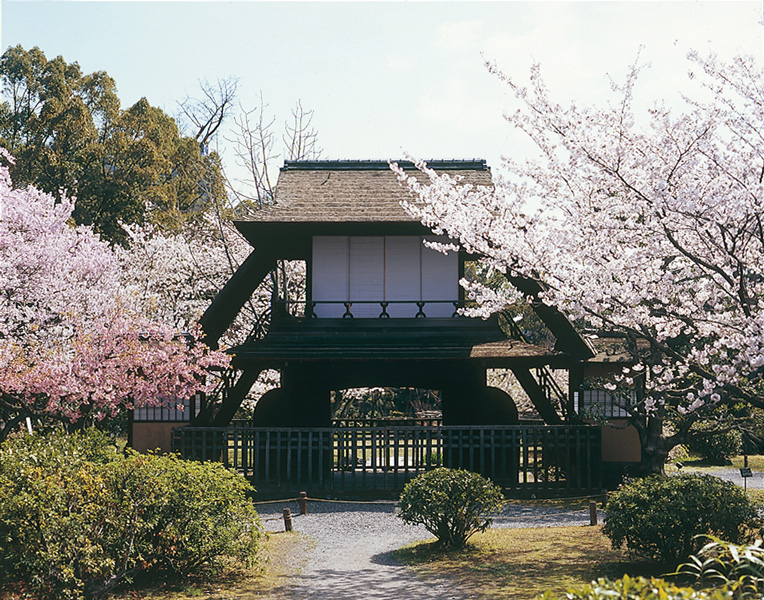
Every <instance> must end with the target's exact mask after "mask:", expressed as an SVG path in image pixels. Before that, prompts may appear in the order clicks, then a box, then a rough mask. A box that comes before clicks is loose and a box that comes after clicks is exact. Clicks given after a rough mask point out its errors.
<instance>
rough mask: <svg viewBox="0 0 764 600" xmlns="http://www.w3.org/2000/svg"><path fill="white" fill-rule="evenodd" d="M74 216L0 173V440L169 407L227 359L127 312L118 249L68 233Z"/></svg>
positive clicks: (83, 230) (82, 231) (83, 231)
mask: <svg viewBox="0 0 764 600" xmlns="http://www.w3.org/2000/svg"><path fill="white" fill-rule="evenodd" d="M3 157H4V158H6V159H7V160H12V159H10V157H9V156H7V154H5V152H4V151H3ZM73 210H74V203H73V202H72V201H71V200H70V199H69V198H68V197H67V196H66V195H62V196H61V197H60V199H58V200H57V199H55V198H54V197H53V196H52V195H50V194H46V193H44V192H41V191H40V190H37V189H36V188H34V187H31V186H29V187H26V188H24V189H18V188H14V187H13V184H12V180H11V178H10V175H9V172H8V168H7V167H5V166H3V167H1V168H0V257H2V259H1V260H0V440H2V438H3V437H4V435H5V433H6V432H7V431H8V430H10V429H11V428H12V427H13V426H14V425H15V424H16V423H18V421H19V420H22V419H24V418H25V417H39V416H47V417H53V418H55V419H60V420H68V421H72V422H75V421H80V420H82V419H85V418H88V419H95V420H98V419H102V418H104V417H109V416H113V415H115V414H116V413H117V412H119V411H121V410H123V409H130V408H133V407H135V406H144V405H163V406H173V405H174V404H175V403H177V401H178V400H179V399H185V398H188V397H190V396H191V395H193V394H194V393H195V392H196V391H205V390H207V389H208V386H207V385H206V384H205V376H206V374H207V370H208V368H210V367H217V368H224V367H225V366H226V365H227V364H228V362H229V357H228V356H227V355H225V354H223V353H219V352H210V351H209V350H208V348H206V347H205V346H204V344H202V343H201V342H199V341H198V339H197V338H198V337H199V332H197V331H195V330H193V329H192V330H191V331H190V332H189V333H188V334H187V335H185V336H179V335H178V330H177V329H175V328H174V327H172V326H170V325H166V324H163V323H162V322H160V321H156V320H153V321H152V320H149V319H148V318H146V317H145V316H144V315H143V314H141V313H140V312H138V311H136V310H133V309H131V307H130V298H129V297H127V296H125V295H123V293H122V289H123V285H122V272H121V265H120V262H119V260H118V257H117V255H116V254H115V250H114V249H113V248H112V247H110V246H109V245H108V244H107V243H105V242H104V241H102V240H100V239H99V238H98V236H97V235H96V234H94V233H93V232H92V230H91V229H90V228H89V227H87V226H76V227H75V226H72V225H71V223H70V217H71V214H72V211H73Z"/></svg>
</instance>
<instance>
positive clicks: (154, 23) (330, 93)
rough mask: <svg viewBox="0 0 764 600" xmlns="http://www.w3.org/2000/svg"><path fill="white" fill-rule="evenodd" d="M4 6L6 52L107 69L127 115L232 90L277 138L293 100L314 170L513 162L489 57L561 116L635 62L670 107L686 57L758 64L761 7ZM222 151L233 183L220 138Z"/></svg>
mask: <svg viewBox="0 0 764 600" xmlns="http://www.w3.org/2000/svg"><path fill="white" fill-rule="evenodd" d="M0 1H1V2H2V4H0V10H1V11H2V40H1V41H2V47H3V49H5V48H7V47H8V46H11V45H16V44H21V45H22V46H24V47H25V48H31V47H33V46H39V47H40V48H41V49H42V50H43V51H44V52H45V54H46V55H47V56H48V57H49V58H51V57H53V56H57V55H61V56H63V57H64V59H66V60H67V61H68V62H74V61H76V62H78V63H79V64H80V66H81V68H82V70H83V71H84V72H92V71H96V70H105V71H106V72H108V73H109V75H111V76H112V77H113V78H114V79H115V80H116V83H117V89H118V94H119V96H120V98H121V100H122V105H123V107H128V106H129V105H131V104H132V103H134V102H135V101H137V100H138V99H140V98H141V97H146V98H147V99H148V100H149V102H151V103H152V104H154V105H156V106H160V107H161V108H163V109H164V110H165V111H166V112H168V113H170V114H173V115H175V114H177V113H178V109H177V102H178V101H180V100H182V99H183V98H185V97H186V96H187V95H193V94H194V93H196V92H197V91H198V89H199V88H198V84H199V81H201V80H208V81H210V82H214V81H216V80H217V79H219V78H226V77H237V78H238V79H239V88H238V100H239V102H240V103H241V105H242V106H243V107H244V108H253V107H255V106H258V105H259V97H260V96H259V95H260V94H262V98H263V100H264V102H265V103H266V104H267V108H266V111H267V113H268V114H270V115H271V116H272V117H273V118H274V119H275V120H276V124H277V125H279V126H280V125H281V124H282V123H284V122H285V121H286V120H287V119H288V118H289V114H290V111H291V109H292V107H293V106H294V105H295V103H296V102H297V101H298V100H299V101H300V102H301V103H302V105H303V106H304V107H305V108H307V109H310V110H313V111H314V119H313V126H314V127H315V128H316V129H317V131H318V140H319V145H320V146H321V147H322V149H323V154H322V157H323V158H341V159H355V158H362V159H387V158H394V157H399V156H401V155H402V154H403V153H404V152H407V153H409V154H411V155H413V156H417V157H420V158H485V159H487V160H488V163H489V165H491V166H497V165H498V164H499V161H500V156H502V155H507V156H509V155H512V156H514V157H515V158H517V155H518V154H522V153H523V152H526V151H527V148H526V147H525V146H524V144H525V141H524V140H522V139H521V138H519V137H518V136H517V134H516V133H515V132H513V131H512V129H511V127H510V126H509V125H507V124H506V122H505V121H504V119H503V116H502V115H503V113H504V111H506V110H512V107H511V105H510V104H509V96H508V94H507V92H506V87H505V85H504V84H502V83H501V82H500V81H499V80H498V78H497V77H496V76H494V75H491V74H490V73H489V72H488V70H487V69H486V67H485V64H484V63H485V61H486V60H488V61H492V62H495V63H496V64H497V65H498V67H499V68H500V69H501V70H502V71H503V72H505V73H507V74H508V75H510V76H512V77H513V78H517V79H519V80H521V81H522V80H527V77H528V73H529V69H530V66H531V65H532V64H533V63H534V62H538V63H540V64H541V68H542V73H543V76H544V78H545V80H546V81H547V83H548V85H549V88H550V90H551V93H552V95H553V97H554V98H556V99H557V100H558V101H560V102H561V103H562V104H569V103H570V102H576V103H581V102H605V101H607V98H608V96H607V94H608V90H609V84H610V80H611V79H612V80H614V81H619V80H622V79H623V77H624V76H625V72H626V70H627V68H628V66H629V65H631V64H632V63H634V61H635V60H637V57H638V56H639V61H640V62H641V63H642V64H644V65H646V69H645V71H644V72H643V74H642V76H641V79H640V84H639V86H638V88H637V92H638V99H640V100H641V101H643V102H644V103H646V104H650V103H653V102H660V101H665V102H667V103H668V104H669V105H673V103H675V102H678V98H679V93H680V92H681V91H683V90H686V89H687V88H688V85H689V84H688V82H687V77H686V73H687V71H688V69H689V64H688V62H687V61H686V58H685V57H686V54H687V52H688V50H690V49H696V50H698V51H700V52H701V53H702V54H707V53H709V52H714V53H716V54H718V55H719V56H720V57H722V58H723V57H728V56H731V55H733V54H735V53H745V54H753V55H755V56H757V57H758V58H760V59H761V57H762V54H763V53H764V42H763V40H764V38H763V37H762V31H763V29H762V25H761V21H762V18H763V17H762V15H763V13H764V9H763V4H764V3H763V1H762V0H758V1H753V2H751V1H746V2H736V1H722V0H717V1H714V2H707V1H690V0H687V1H681V2H666V1H650V2H614V1H608V2H595V1H588V2H584V1H569V2H541V1H533V2H529V1H516V2H466V1H462V2H278V1H272V2H263V1H257V2H256V1H247V0H240V1H233V2H231V1H222V0H221V1H197V2H181V1H166V2H154V1H133V2H107V1H94V0H91V1H77V0H61V1H36V0H0ZM231 135H232V134H230V133H228V134H226V137H230V136H231ZM218 148H219V150H220V151H221V153H222V156H223V160H224V162H225V164H226V166H227V168H229V169H230V170H231V171H232V172H235V170H236V168H235V167H234V157H233V153H232V150H231V147H230V144H229V143H227V142H226V141H225V139H224V136H220V137H219V139H218Z"/></svg>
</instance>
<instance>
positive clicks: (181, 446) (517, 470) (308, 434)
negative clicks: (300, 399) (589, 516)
mask: <svg viewBox="0 0 764 600" xmlns="http://www.w3.org/2000/svg"><path fill="white" fill-rule="evenodd" d="M173 448H174V450H175V451H177V452H180V453H181V455H183V456H184V457H186V458H194V459H198V460H214V461H222V462H223V463H224V464H226V465H227V466H229V467H232V468H234V469H237V470H239V471H240V472H242V473H243V474H244V475H246V476H247V477H249V478H251V479H252V481H253V483H254V485H255V487H256V488H257V489H258V490H261V491H266V490H285V491H286V490H289V491H290V492H291V491H295V492H296V491H298V490H304V489H309V490H310V491H311V492H312V493H315V492H318V491H321V492H331V493H336V494H366V493H369V494H383V493H384V494H391V493H397V492H399V491H400V490H401V489H402V488H403V486H404V485H405V483H406V482H407V481H409V480H410V479H411V478H413V477H415V476H416V475H418V474H419V473H422V472H424V471H427V470H430V469H434V468H436V467H438V466H447V467H459V468H464V469H468V470H470V471H474V472H477V473H481V474H483V475H485V476H486V477H490V478H491V479H492V480H493V481H495V482H496V483H498V484H500V485H501V486H502V487H504V488H505V489H506V490H508V492H509V494H510V495H511V496H515V497H527V496H530V495H532V494H535V495H536V496H537V497H543V496H546V497H552V496H571V495H578V494H591V493H600V492H601V490H602V474H601V470H602V469H601V435H600V428H598V427H593V426H584V425H581V426H567V425H559V426H539V425H531V426H523V425H516V426H504V427H492V426H481V427H461V426H460V427H443V426H437V425H432V426H430V425H424V426H423V425H419V426H377V427H352V426H347V425H346V426H343V427H332V428H323V429H291V428H279V429H271V428H253V427H240V426H239V427H228V428H210V427H182V428H178V429H175V430H174V432H173Z"/></svg>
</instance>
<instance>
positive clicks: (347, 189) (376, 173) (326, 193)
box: [251, 160, 493, 223]
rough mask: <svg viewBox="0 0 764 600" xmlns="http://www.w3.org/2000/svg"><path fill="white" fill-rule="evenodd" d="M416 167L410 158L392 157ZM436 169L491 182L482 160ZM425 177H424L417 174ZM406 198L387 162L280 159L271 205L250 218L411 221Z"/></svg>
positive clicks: (437, 164)
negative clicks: (280, 165)
mask: <svg viewBox="0 0 764 600" xmlns="http://www.w3.org/2000/svg"><path fill="white" fill-rule="evenodd" d="M395 162H397V163H398V164H399V165H400V166H401V167H403V168H404V169H406V170H411V171H416V168H415V166H414V164H413V163H411V162H410V161H395ZM427 164H428V166H430V168H432V169H434V170H435V171H437V172H442V171H447V172H448V174H449V175H456V176H460V177H462V178H463V180H462V181H463V182H464V183H466V184H472V185H483V186H491V185H493V184H492V181H491V171H490V169H488V167H487V166H486V163H485V161H484V160H432V161H427ZM421 177H422V178H425V177H426V176H425V175H421ZM408 198H409V195H408V192H407V190H406V189H405V188H404V187H402V186H401V185H400V184H399V183H398V181H397V179H396V177H395V174H394V173H393V172H392V171H391V170H390V166H389V165H388V163H387V161H359V160H325V161H324V160H322V161H285V162H284V166H283V167H282V168H281V172H280V173H279V180H278V183H277V185H276V190H275V198H274V205H273V206H272V207H270V208H267V209H264V210H261V211H258V212H257V213H255V215H254V216H253V217H252V219H251V220H252V221H256V222H265V223H276V222H278V223H340V222H343V223H347V222H364V223H371V222H387V223H396V222H410V221H414V220H415V219H413V218H412V217H411V216H410V215H408V214H407V213H406V211H404V210H403V208H402V207H401V204H400V203H401V200H406V199H408Z"/></svg>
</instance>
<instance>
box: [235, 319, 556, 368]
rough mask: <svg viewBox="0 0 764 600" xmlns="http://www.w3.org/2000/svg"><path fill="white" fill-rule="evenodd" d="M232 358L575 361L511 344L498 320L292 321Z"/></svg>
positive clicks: (497, 362)
mask: <svg viewBox="0 0 764 600" xmlns="http://www.w3.org/2000/svg"><path fill="white" fill-rule="evenodd" d="M288 321H289V322H287V323H284V322H282V323H276V324H274V326H273V327H272V328H271V331H270V332H269V333H268V335H267V336H266V337H265V338H264V339H262V340H257V341H254V342H251V343H248V344H245V345H242V346H238V347H236V348H232V349H231V350H230V352H231V353H232V354H234V356H235V359H234V361H235V363H238V364H239V365H243V364H244V363H268V364H277V363H283V362H286V361H358V360H363V361H368V360H379V361H399V360H417V361H434V360H475V361H481V362H485V363H486V364H489V365H491V366H497V367H498V366H505V367H511V366H512V365H513V364H517V365H519V364H523V365H524V366H532V365H542V364H560V365H563V364H568V363H569V362H570V357H568V356H567V355H565V354H563V353H560V352H555V351H553V350H551V349H549V348H546V347H543V346H536V345H533V344H528V343H525V342H521V341H518V340H513V339H508V338H507V337H506V336H505V335H504V334H503V332H502V331H501V330H500V329H499V327H498V324H497V323H496V322H495V320H494V319H490V320H488V321H482V320H479V319H468V318H453V319H449V318H444V319H436V318H427V319H385V320H380V319H301V318H300V319H297V318H292V319H288Z"/></svg>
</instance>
